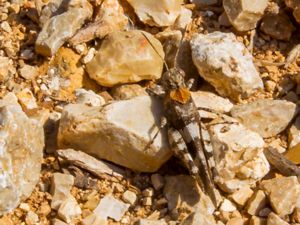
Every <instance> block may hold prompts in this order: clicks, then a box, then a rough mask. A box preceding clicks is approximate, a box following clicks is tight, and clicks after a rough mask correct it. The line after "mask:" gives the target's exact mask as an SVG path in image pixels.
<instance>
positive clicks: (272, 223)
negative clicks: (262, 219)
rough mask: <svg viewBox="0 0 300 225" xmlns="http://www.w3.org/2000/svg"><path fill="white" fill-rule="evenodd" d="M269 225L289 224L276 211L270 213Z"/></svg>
mask: <svg viewBox="0 0 300 225" xmlns="http://www.w3.org/2000/svg"><path fill="white" fill-rule="evenodd" d="M267 225H289V223H287V222H285V221H284V220H283V219H281V218H280V217H279V216H277V215H276V214H275V213H270V214H269V216H268V220H267Z"/></svg>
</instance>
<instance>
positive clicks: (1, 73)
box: [0, 56, 16, 82]
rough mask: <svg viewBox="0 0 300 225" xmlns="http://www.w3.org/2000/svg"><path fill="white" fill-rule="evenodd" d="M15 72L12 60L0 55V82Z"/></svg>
mask: <svg viewBox="0 0 300 225" xmlns="http://www.w3.org/2000/svg"><path fill="white" fill-rule="evenodd" d="M15 73H16V69H15V67H14V65H13V60H11V59H10V58H8V57H4V56H0V82H4V81H6V80H7V79H9V78H10V77H12V76H13V75H14V74H15Z"/></svg>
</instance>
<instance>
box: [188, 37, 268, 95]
mask: <svg viewBox="0 0 300 225" xmlns="http://www.w3.org/2000/svg"><path fill="white" fill-rule="evenodd" d="M191 48H192V57H193V62H194V64H195V65H196V67H197V68H198V71H199V74H200V75H201V76H202V77H203V78H204V79H205V80H206V81H208V82H209V83H210V84H211V85H213V86H214V87H215V89H216V91H217V92H218V93H219V94H220V95H223V96H227V97H230V98H231V99H234V100H238V99H239V98H240V97H241V98H244V97H247V96H249V95H250V94H252V93H253V92H254V91H256V90H258V89H262V88H263V83H262V80H261V78H260V77H259V73H258V72H257V70H256V68H255V66H254V64H253V60H252V55H251V54H250V53H249V51H248V50H247V49H246V48H245V46H244V45H243V44H242V43H240V42H238V41H237V40H236V38H235V36H234V35H233V34H232V33H221V32H214V33H210V34H207V35H205V34H197V35H194V36H193V38H192V41H191Z"/></svg>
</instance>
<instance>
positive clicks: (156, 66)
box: [86, 30, 164, 87]
mask: <svg viewBox="0 0 300 225" xmlns="http://www.w3.org/2000/svg"><path fill="white" fill-rule="evenodd" d="M142 32H143V31H138V30H131V31H116V32H113V33H111V34H109V35H108V36H107V37H106V38H105V40H104V41H103V42H102V44H101V47H100V49H99V51H98V52H97V53H96V55H95V57H94V58H93V59H92V60H91V61H90V62H89V63H87V65H86V69H87V72H88V74H89V75H90V77H91V78H92V79H94V80H96V81H97V83H99V84H100V85H102V86H107V87H112V86H114V85H116V84H124V83H136V82H139V81H141V80H153V79H159V78H160V77H161V73H162V70H163V60H162V58H164V52H163V48H162V45H161V43H160V42H159V41H158V40H157V39H155V38H154V37H153V36H152V35H151V34H149V33H146V32H143V34H144V35H146V36H147V38H148V39H149V40H150V42H151V44H152V45H153V47H154V48H155V49H156V50H154V48H153V47H152V45H151V44H150V43H149V42H148V40H147V39H146V38H145V37H144V35H143V34H142Z"/></svg>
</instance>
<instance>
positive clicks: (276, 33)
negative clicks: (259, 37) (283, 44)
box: [260, 14, 295, 41]
mask: <svg viewBox="0 0 300 225" xmlns="http://www.w3.org/2000/svg"><path fill="white" fill-rule="evenodd" d="M260 29H261V30H262V31H263V32H264V33H266V34H268V35H270V36H271V37H272V38H275V39H277V40H283V41H288V40H290V38H291V36H292V33H293V31H294V30H295V27H294V26H293V24H292V22H291V21H290V19H289V18H288V16H287V15H285V14H277V15H274V14H270V15H266V16H264V18H263V19H262V22H261V25H260Z"/></svg>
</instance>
